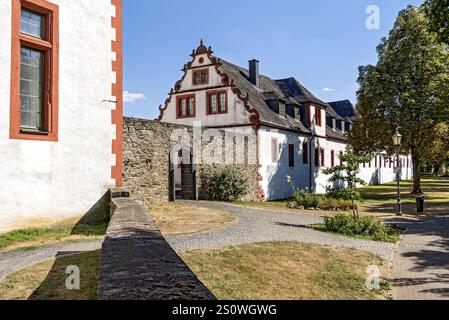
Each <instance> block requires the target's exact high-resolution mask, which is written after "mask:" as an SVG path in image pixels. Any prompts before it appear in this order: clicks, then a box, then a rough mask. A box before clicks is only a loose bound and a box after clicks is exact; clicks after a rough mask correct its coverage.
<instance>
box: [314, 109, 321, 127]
mask: <svg viewBox="0 0 449 320" xmlns="http://www.w3.org/2000/svg"><path fill="white" fill-rule="evenodd" d="M315 125H316V126H318V127H321V126H322V125H323V119H322V115H321V108H318V107H315Z"/></svg>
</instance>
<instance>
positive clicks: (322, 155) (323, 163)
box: [321, 149, 326, 167]
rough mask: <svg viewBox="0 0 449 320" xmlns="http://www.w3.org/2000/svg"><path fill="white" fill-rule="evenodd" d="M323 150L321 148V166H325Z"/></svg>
mask: <svg viewBox="0 0 449 320" xmlns="http://www.w3.org/2000/svg"><path fill="white" fill-rule="evenodd" d="M325 154H326V153H325V152H324V149H321V166H322V167H325V166H326V161H325Z"/></svg>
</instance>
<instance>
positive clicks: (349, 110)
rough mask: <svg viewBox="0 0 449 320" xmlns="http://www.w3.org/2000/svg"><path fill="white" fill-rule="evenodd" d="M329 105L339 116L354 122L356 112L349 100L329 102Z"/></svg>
mask: <svg viewBox="0 0 449 320" xmlns="http://www.w3.org/2000/svg"><path fill="white" fill-rule="evenodd" d="M329 105H330V106H331V107H332V109H334V111H335V112H336V113H337V114H338V115H339V116H340V117H342V118H344V119H345V120H346V121H350V122H355V121H356V120H357V114H356V112H355V108H354V105H353V104H352V103H351V101H349V100H342V101H335V102H329Z"/></svg>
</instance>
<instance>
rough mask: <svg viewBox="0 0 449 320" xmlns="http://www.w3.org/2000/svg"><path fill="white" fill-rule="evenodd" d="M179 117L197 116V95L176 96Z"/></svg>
mask: <svg viewBox="0 0 449 320" xmlns="http://www.w3.org/2000/svg"><path fill="white" fill-rule="evenodd" d="M176 110H177V118H180V119H182V118H194V117H195V116H196V101H195V95H185V96H179V97H177V98H176Z"/></svg>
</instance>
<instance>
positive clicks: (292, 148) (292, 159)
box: [288, 144, 295, 167]
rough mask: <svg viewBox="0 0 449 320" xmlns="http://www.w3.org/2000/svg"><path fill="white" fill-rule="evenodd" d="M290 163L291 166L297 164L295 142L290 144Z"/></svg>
mask: <svg viewBox="0 0 449 320" xmlns="http://www.w3.org/2000/svg"><path fill="white" fill-rule="evenodd" d="M288 165H289V166H290V167H294V166H295V145H294V144H289V145H288Z"/></svg>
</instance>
